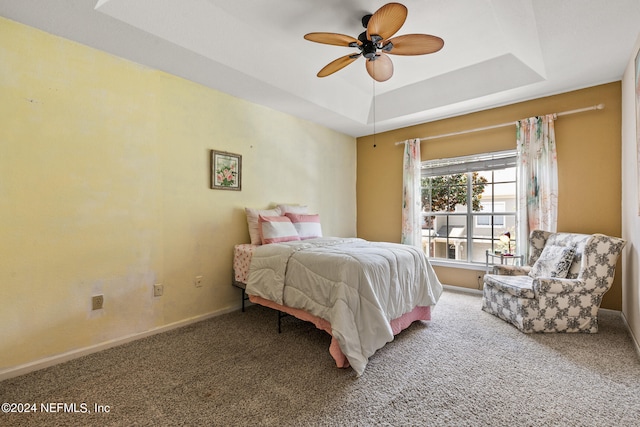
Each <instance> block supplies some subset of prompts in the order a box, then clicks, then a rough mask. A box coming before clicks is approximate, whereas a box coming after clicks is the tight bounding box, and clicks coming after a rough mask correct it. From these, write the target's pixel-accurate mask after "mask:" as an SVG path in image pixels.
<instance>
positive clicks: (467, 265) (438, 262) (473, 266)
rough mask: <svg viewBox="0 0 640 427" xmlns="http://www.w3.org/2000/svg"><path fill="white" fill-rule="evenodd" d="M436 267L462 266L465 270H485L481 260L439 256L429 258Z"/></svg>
mask: <svg viewBox="0 0 640 427" xmlns="http://www.w3.org/2000/svg"><path fill="white" fill-rule="evenodd" d="M427 259H428V260H429V263H431V265H432V266H434V267H447V268H461V269H464V270H479V271H484V270H485V264H484V263H479V262H464V261H449V260H444V259H438V258H427Z"/></svg>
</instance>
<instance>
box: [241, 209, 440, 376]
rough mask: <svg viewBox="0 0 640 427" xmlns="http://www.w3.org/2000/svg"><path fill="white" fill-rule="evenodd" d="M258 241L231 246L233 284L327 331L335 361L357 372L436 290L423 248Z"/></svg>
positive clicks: (425, 308) (422, 313)
mask: <svg viewBox="0 0 640 427" xmlns="http://www.w3.org/2000/svg"><path fill="white" fill-rule="evenodd" d="M279 216H284V215H279ZM298 219H299V218H298ZM307 219H308V218H307ZM278 221H282V220H281V219H279V220H278ZM284 222H286V221H284ZM262 225H264V224H262ZM259 228H261V227H259ZM265 234H268V233H265ZM281 234H282V233H278V235H281ZM285 234H286V233H285ZM302 234H304V233H302ZM312 234H314V233H312ZM315 234H321V233H317V232H316V233H315ZM263 237H264V236H263ZM266 241H267V243H266V244H240V245H236V246H235V248H234V281H235V283H236V284H239V285H241V286H242V287H244V288H245V291H246V294H247V295H248V298H249V300H250V301H251V302H252V303H255V304H260V305H263V306H266V307H270V308H273V309H275V310H279V311H281V312H284V313H287V314H290V315H293V316H295V317H297V318H299V319H302V320H305V321H309V322H312V323H313V324H315V326H316V327H318V328H319V329H322V330H324V331H326V332H327V333H329V334H330V335H331V337H332V339H331V344H330V347H329V353H330V354H331V356H332V357H333V359H334V360H335V363H336V366H338V367H349V366H351V367H352V368H353V370H354V371H355V372H356V374H357V375H358V376H360V375H362V374H363V373H364V371H365V368H366V365H367V363H368V360H369V357H371V356H372V355H373V354H374V353H375V352H376V351H377V350H378V349H380V348H382V347H383V346H384V345H385V344H386V343H388V342H390V341H392V340H393V339H394V336H395V335H397V334H398V333H400V332H401V331H402V330H404V329H405V328H407V327H408V326H409V325H411V323H413V322H414V321H417V320H430V319H431V308H432V307H433V306H434V305H435V304H436V302H437V301H438V299H439V297H440V294H441V293H442V285H441V284H440V282H439V281H438V278H437V276H436V275H435V272H434V271H433V268H432V267H431V265H430V264H429V262H428V260H427V259H426V257H425V255H424V253H423V252H422V251H421V250H420V249H419V248H416V247H413V246H408V245H401V244H394V243H386V242H369V241H366V240H363V239H359V238H337V237H322V236H311V237H309V236H306V237H305V238H304V239H301V238H298V239H294V240H287V239H285V240H284V241H281V240H278V241H269V239H268V238H267V239H266ZM262 243H264V242H262Z"/></svg>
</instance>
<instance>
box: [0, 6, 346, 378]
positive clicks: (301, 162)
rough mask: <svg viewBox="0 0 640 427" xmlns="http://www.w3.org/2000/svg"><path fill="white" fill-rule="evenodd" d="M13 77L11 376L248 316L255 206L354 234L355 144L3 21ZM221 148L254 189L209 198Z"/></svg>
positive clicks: (6, 175) (3, 160) (3, 87)
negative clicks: (246, 266) (200, 323)
mask: <svg viewBox="0 0 640 427" xmlns="http://www.w3.org/2000/svg"><path fill="white" fill-rule="evenodd" d="M0 64H2V65H1V66H0V99H1V100H2V101H1V102H0V148H1V152H2V155H0V218H1V220H0V242H1V243H0V301H1V304H2V309H1V310H0V325H2V327H0V374H2V372H3V371H4V372H8V371H11V370H15V369H17V367H19V366H24V365H26V364H32V363H36V362H37V361H39V360H43V359H46V358H50V357H56V356H58V355H61V354H65V353H68V352H74V351H78V350H81V349H84V348H90V347H92V346H97V345H100V344H102V343H108V342H111V341H117V340H120V339H123V337H128V336H132V335H136V334H141V333H144V332H147V331H153V330H154V329H157V328H160V327H163V326H165V325H171V324H173V323H175V322H182V321H185V320H188V319H192V318H198V317H200V316H204V315H207V314H211V313H217V312H223V311H225V310H229V309H234V308H238V307H239V304H240V295H239V291H238V289H236V288H233V287H232V286H231V276H232V255H233V246H234V245H235V244H237V243H244V242H248V241H249V235H248V232H247V226H246V219H245V215H244V210H243V209H244V207H246V206H248V207H254V208H266V207H268V206H269V205H272V204H274V203H304V204H307V205H309V208H310V210H311V211H312V212H317V213H319V214H320V216H321V218H322V226H323V231H324V234H325V235H334V236H355V234H356V211H355V208H356V205H355V178H356V176H355V169H354V165H355V164H356V144H355V140H354V138H352V137H349V136H346V135H343V134H339V133H336V132H334V131H331V130H328V129H326V128H323V127H321V126H318V125H315V124H312V123H310V122H307V121H303V120H299V119H296V118H294V117H291V116H289V115H285V114H282V113H279V112H276V111H273V110H270V109H267V108H263V107H260V106H257V105H254V104H251V103H248V102H245V101H243V100H239V99H236V98H233V97H231V96H228V95H225V94H222V93H220V92H217V91H215V90H211V89H208V88H205V87H203V86H200V85H197V84H194V83H192V82H189V81H186V80H183V79H180V78H177V77H174V76H171V75H167V74H165V73H162V72H158V71H155V70H151V69H148V68H145V67H142V66H139V65H136V64H133V63H131V62H127V61H125V60H122V59H119V58H116V57H113V56H110V55H108V54H105V53H103V52H100V51H97V50H94V49H90V48H87V47H85V46H82V45H79V44H76V43H74V42H70V41H68V40H65V39H62V38H59V37H54V36H51V35H49V34H46V33H43V32H41V31H39V30H35V29H33V28H30V27H27V26H24V25H21V24H17V23H15V22H12V21H9V20H6V19H3V18H0ZM210 149H218V150H223V151H230V152H233V153H238V154H241V155H242V156H243V157H242V161H243V175H242V191H240V192H236V191H222V190H211V189H209V150H210ZM197 275H202V276H203V277H204V280H203V282H202V283H203V285H202V287H199V288H196V287H195V286H194V284H193V281H194V279H195V276H197ZM154 283H162V284H164V296H162V297H159V298H154V297H153V296H152V286H153V284H154ZM95 294H104V309H103V310H98V311H92V310H91V303H90V301H91V296H92V295H95Z"/></svg>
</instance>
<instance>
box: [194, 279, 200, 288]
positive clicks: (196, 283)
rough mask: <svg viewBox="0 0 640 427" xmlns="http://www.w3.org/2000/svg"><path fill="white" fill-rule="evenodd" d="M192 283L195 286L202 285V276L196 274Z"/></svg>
mask: <svg viewBox="0 0 640 427" xmlns="http://www.w3.org/2000/svg"><path fill="white" fill-rule="evenodd" d="M193 284H194V285H195V287H196V288H200V287H202V276H196V279H195V280H194V281H193Z"/></svg>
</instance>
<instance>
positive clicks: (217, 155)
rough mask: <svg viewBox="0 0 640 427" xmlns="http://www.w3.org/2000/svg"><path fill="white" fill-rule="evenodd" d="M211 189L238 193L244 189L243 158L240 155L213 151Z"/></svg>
mask: <svg viewBox="0 0 640 427" xmlns="http://www.w3.org/2000/svg"><path fill="white" fill-rule="evenodd" d="M211 188H212V189H215V190H236V191H240V190H241V189H242V156H241V155H240V154H233V153H227V152H226V151H216V150H211Z"/></svg>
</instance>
